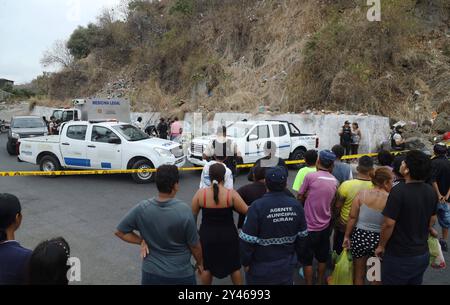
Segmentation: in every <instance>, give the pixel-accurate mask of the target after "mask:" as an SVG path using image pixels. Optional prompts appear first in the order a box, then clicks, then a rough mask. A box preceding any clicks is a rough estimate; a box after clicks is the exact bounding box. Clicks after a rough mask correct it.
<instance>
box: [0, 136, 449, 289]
mask: <svg viewBox="0 0 450 305" xmlns="http://www.w3.org/2000/svg"><path fill="white" fill-rule="evenodd" d="M5 147H6V137H5V135H2V136H0V171H3V170H36V166H34V165H30V164H26V163H18V162H17V161H16V158H15V157H10V156H8V154H7V153H6V149H5ZM294 175H295V173H294V172H292V173H291V175H290V180H291V181H290V182H292V180H293V178H294V177H293V176H294ZM198 183H199V173H183V174H182V180H181V191H180V193H179V196H178V197H179V198H180V199H182V200H185V201H186V202H190V201H191V199H192V196H193V194H194V192H195V191H196V190H197V187H198ZM245 183H246V179H245V177H244V176H241V177H239V179H238V181H237V186H238V187H239V186H242V185H244V184H245ZM0 192H8V193H12V194H15V195H17V196H18V197H19V198H20V200H21V202H22V205H23V214H24V219H23V225H22V227H21V229H20V230H19V232H18V234H17V239H18V240H19V241H20V242H21V243H22V244H23V245H24V246H25V247H28V248H34V247H35V246H36V245H37V244H38V243H39V242H41V241H42V240H45V239H48V238H52V237H57V236H63V237H65V238H66V239H67V240H68V241H69V243H70V245H71V248H72V256H74V257H78V258H80V259H81V262H82V284H107V285H108V284H125V285H128V284H131V285H134V284H139V282H140V264H141V263H140V259H139V249H138V247H133V246H130V245H127V244H125V243H123V242H122V241H120V240H118V239H117V238H116V237H115V236H114V235H113V233H114V230H115V226H116V225H117V224H118V222H119V221H120V219H121V218H122V217H123V215H124V214H125V213H126V212H127V211H128V210H129V209H131V208H132V207H133V206H134V205H135V204H136V203H138V202H139V201H141V200H143V199H147V198H149V197H152V196H155V194H156V187H155V185H136V184H134V183H133V181H132V180H131V178H129V177H128V176H80V177H60V178H56V179H48V178H43V177H15V178H0ZM446 259H447V262H450V256H449V255H448V254H447V255H446ZM426 283H428V284H450V271H449V270H443V271H435V270H429V271H428V272H427V274H426ZM215 284H230V280H228V279H226V280H222V281H219V280H216V281H215Z"/></svg>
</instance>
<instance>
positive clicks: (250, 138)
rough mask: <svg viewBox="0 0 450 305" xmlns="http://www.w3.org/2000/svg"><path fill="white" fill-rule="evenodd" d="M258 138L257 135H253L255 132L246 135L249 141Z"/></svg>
mask: <svg viewBox="0 0 450 305" xmlns="http://www.w3.org/2000/svg"><path fill="white" fill-rule="evenodd" d="M258 140H259V137H258V136H257V135H255V134H251V135H249V136H248V141H249V142H253V141H258Z"/></svg>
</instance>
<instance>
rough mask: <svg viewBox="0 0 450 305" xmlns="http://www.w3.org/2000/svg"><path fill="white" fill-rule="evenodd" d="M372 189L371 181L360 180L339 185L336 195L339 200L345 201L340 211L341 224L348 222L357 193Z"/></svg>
mask: <svg viewBox="0 0 450 305" xmlns="http://www.w3.org/2000/svg"><path fill="white" fill-rule="evenodd" d="M373 188H374V186H373V184H372V181H367V180H360V179H354V180H349V181H345V182H344V183H342V184H341V186H340V187H339V190H338V194H339V196H340V197H341V198H344V199H345V202H344V205H343V206H342V209H341V222H342V223H343V224H346V223H347V222H348V218H349V216H350V211H351V210H352V204H353V200H354V199H355V198H356V195H358V193H359V192H360V191H362V190H370V189H373Z"/></svg>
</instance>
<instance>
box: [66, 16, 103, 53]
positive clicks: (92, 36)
mask: <svg viewBox="0 0 450 305" xmlns="http://www.w3.org/2000/svg"><path fill="white" fill-rule="evenodd" d="M100 31H101V29H100V28H99V27H98V26H97V25H95V24H93V23H90V24H89V25H88V26H87V27H82V26H80V27H78V28H77V29H76V30H75V31H74V32H73V33H72V35H71V36H70V38H69V41H68V42H67V48H68V49H69V51H70V54H72V56H73V57H74V58H75V59H82V58H85V57H87V56H88V55H89V54H90V53H91V51H92V50H93V49H94V48H95V47H97V46H98V45H99V40H101V35H100Z"/></svg>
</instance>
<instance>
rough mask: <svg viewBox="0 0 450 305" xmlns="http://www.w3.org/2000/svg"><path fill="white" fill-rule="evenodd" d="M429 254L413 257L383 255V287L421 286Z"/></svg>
mask: <svg viewBox="0 0 450 305" xmlns="http://www.w3.org/2000/svg"><path fill="white" fill-rule="evenodd" d="M429 264H430V253H426V254H424V255H420V256H413V257H396V256H389V255H385V256H384V257H383V261H382V264H381V280H382V282H383V285H416V286H417V285H422V282H423V275H424V273H425V271H426V270H427V268H428V265H429Z"/></svg>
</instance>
